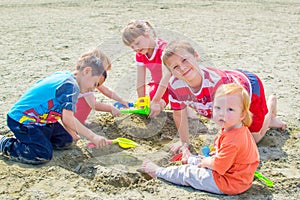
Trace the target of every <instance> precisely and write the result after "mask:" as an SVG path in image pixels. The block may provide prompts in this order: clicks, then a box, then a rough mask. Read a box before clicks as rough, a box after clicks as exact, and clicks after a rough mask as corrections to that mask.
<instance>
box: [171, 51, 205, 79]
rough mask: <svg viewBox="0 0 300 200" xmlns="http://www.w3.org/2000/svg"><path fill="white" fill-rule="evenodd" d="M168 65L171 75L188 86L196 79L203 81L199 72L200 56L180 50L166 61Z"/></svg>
mask: <svg viewBox="0 0 300 200" xmlns="http://www.w3.org/2000/svg"><path fill="white" fill-rule="evenodd" d="M166 65H167V67H168V68H169V69H170V71H171V73H172V74H173V75H174V76H175V77H176V78H178V79H181V80H184V81H185V82H187V83H188V84H189V83H191V82H193V81H194V80H195V79H199V78H200V79H201V75H200V73H199V71H198V55H197V54H195V55H193V54H191V53H189V52H188V51H186V50H178V51H177V52H175V53H174V54H173V55H171V56H170V57H169V58H168V59H167V60H166Z"/></svg>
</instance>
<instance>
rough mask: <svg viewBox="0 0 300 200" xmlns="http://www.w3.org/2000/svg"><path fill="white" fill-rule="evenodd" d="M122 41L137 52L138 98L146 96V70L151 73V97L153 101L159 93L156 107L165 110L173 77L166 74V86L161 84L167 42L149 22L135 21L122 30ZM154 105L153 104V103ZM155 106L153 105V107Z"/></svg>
mask: <svg viewBox="0 0 300 200" xmlns="http://www.w3.org/2000/svg"><path fill="white" fill-rule="evenodd" d="M122 40H123V42H124V44H125V45H127V46H129V47H131V48H132V49H133V50H134V51H135V52H136V54H135V60H136V64H137V94H138V97H144V96H146V84H145V82H146V68H147V69H148V70H149V71H150V73H151V81H150V82H149V83H148V86H150V88H149V96H150V99H151V101H152V100H153V98H154V96H155V95H156V96H157V95H158V94H156V93H157V92H159V95H158V96H159V100H158V102H156V106H158V107H159V109H160V110H161V109H163V108H164V107H165V106H166V105H167V104H168V103H169V98H168V90H167V89H166V85H167V82H168V80H169V78H170V77H171V73H170V72H167V71H166V73H167V74H164V77H166V78H165V81H164V84H162V85H164V86H162V85H161V84H160V82H161V80H162V78H163V69H162V61H161V56H162V51H163V49H164V48H165V46H166V44H167V42H166V41H164V40H162V39H160V38H157V36H156V33H155V30H154V28H153V26H152V25H151V24H150V23H149V22H148V21H143V20H134V21H131V22H129V23H128V24H127V26H126V27H125V28H124V29H123V30H122ZM164 73H165V72H164ZM151 104H152V102H151ZM152 106H153V105H151V107H152Z"/></svg>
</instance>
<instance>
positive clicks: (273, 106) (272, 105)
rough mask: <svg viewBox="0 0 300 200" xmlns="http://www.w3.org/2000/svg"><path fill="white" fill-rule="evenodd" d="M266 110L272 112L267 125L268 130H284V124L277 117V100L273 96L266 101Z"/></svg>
mask: <svg viewBox="0 0 300 200" xmlns="http://www.w3.org/2000/svg"><path fill="white" fill-rule="evenodd" d="M268 109H270V110H271V111H272V117H271V121H270V124H269V128H279V129H281V130H284V129H285V128H286V124H285V123H284V122H282V121H281V120H280V119H278V118H277V117H276V116H277V99H276V97H275V96H274V95H271V96H270V97H269V100H268Z"/></svg>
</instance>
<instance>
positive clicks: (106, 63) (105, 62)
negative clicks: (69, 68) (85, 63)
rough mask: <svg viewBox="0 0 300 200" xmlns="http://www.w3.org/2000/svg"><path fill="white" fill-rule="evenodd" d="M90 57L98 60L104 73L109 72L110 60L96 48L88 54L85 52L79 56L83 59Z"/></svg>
mask: <svg viewBox="0 0 300 200" xmlns="http://www.w3.org/2000/svg"><path fill="white" fill-rule="evenodd" d="M92 55H93V56H96V57H97V58H100V60H101V61H102V64H103V66H104V69H105V71H109V70H111V61H110V59H109V58H108V57H107V56H106V55H105V53H103V52H102V51H101V50H99V49H98V48H95V49H92V50H90V51H88V52H85V53H83V54H81V56H80V57H81V58H83V57H86V56H92ZM77 70H78V69H77Z"/></svg>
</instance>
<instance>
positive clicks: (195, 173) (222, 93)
mask: <svg viewBox="0 0 300 200" xmlns="http://www.w3.org/2000/svg"><path fill="white" fill-rule="evenodd" d="M249 107H250V97H249V95H248V92H247V91H246V90H245V89H244V88H243V87H242V86H240V85H238V84H236V83H230V84H224V85H222V86H220V87H219V88H218V89H217V91H216V94H215V98H214V103H213V119H214V121H215V122H216V123H217V124H218V125H219V126H220V127H221V131H220V134H218V135H217V138H216V140H215V141H216V142H215V147H216V154H215V155H214V156H212V157H203V156H198V160H196V162H195V160H193V162H192V163H190V164H189V162H188V164H186V165H181V166H171V167H167V168H162V167H159V166H157V165H156V164H154V163H153V162H151V161H150V160H145V161H144V162H143V164H142V168H141V169H142V171H144V172H146V173H148V174H149V175H150V176H152V177H159V178H162V179H165V180H167V181H169V182H172V183H175V184H178V185H184V186H191V187H193V188H195V189H198V190H202V191H207V192H211V193H216V194H228V195H234V194H240V193H242V192H245V191H246V190H248V189H249V188H250V187H251V185H252V181H253V178H254V172H255V170H256V168H257V167H258V164H259V153H258V150H257V146H256V143H255V141H254V139H253V137H252V135H251V133H250V131H249V129H248V126H249V125H250V124H251V122H252V118H251V112H250V111H249ZM191 157H192V156H191ZM191 157H190V158H191ZM189 160H190V159H189Z"/></svg>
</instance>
